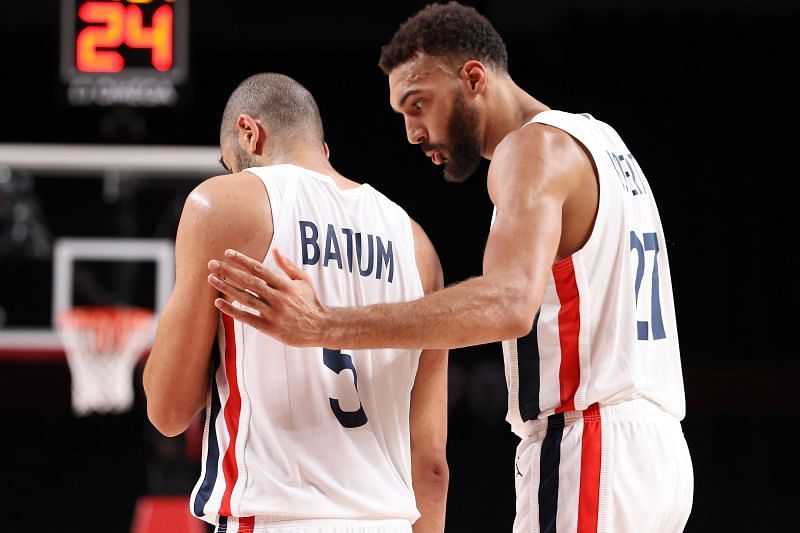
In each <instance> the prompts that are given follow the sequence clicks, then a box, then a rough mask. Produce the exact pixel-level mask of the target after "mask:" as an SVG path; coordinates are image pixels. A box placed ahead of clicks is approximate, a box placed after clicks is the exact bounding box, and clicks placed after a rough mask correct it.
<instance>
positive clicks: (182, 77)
mask: <svg viewBox="0 0 800 533" xmlns="http://www.w3.org/2000/svg"><path fill="white" fill-rule="evenodd" d="M188 8H189V0H62V10H61V21H62V22H61V33H62V49H61V74H62V79H63V81H64V82H65V83H66V84H67V86H68V89H67V99H68V100H69V102H70V103H71V104H72V105H101V106H104V105H105V106H107V105H131V106H148V107H152V106H158V105H175V104H176V103H177V91H176V86H178V85H180V84H182V83H184V82H185V81H186V77H187V70H188V57H187V56H188V24H187V19H188Z"/></svg>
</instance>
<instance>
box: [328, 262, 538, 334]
mask: <svg viewBox="0 0 800 533" xmlns="http://www.w3.org/2000/svg"><path fill="white" fill-rule="evenodd" d="M520 292H521V289H519V288H517V287H515V286H512V285H500V284H497V283H493V282H492V281H491V280H488V279H487V278H485V277H483V276H481V277H476V278H472V279H469V280H467V281H464V282H461V283H459V284H456V285H453V286H450V287H448V288H446V289H444V290H441V291H438V292H435V293H433V294H430V295H428V296H426V297H425V298H421V299H419V300H414V301H411V302H403V303H395V304H377V305H371V306H366V307H333V308H329V309H327V311H326V312H325V317H324V319H323V324H324V325H323V328H322V335H323V339H322V344H323V345H324V346H326V347H329V348H352V349H360V348H376V347H395V348H458V347H462V346H471V345H475V344H484V343H488V342H494V341H499V340H504V339H509V338H513V337H516V336H520V335H523V334H525V333H526V332H527V331H529V330H530V328H531V325H532V323H533V316H534V314H535V310H533V311H532V310H530V309H528V307H530V306H527V305H526V302H527V300H528V299H527V298H521V295H520ZM528 315H529V316H528Z"/></svg>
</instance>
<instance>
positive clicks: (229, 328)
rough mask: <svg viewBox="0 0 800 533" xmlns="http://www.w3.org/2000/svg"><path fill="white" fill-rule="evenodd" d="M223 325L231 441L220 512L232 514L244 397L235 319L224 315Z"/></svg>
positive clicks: (226, 411) (224, 466)
mask: <svg viewBox="0 0 800 533" xmlns="http://www.w3.org/2000/svg"><path fill="white" fill-rule="evenodd" d="M222 325H223V326H224V329H225V375H226V376H227V379H228V389H229V391H230V393H229V395H228V401H227V402H225V409H224V411H223V412H224V416H225V426H227V428H228V435H229V436H230V442H229V443H228V449H227V450H225V456H224V457H223V458H222V473H223V475H224V476H225V492H224V493H223V494H222V501H221V502H220V505H219V514H221V515H222V516H231V493H232V492H233V486H234V485H235V484H236V478H237V477H238V476H239V467H238V465H237V464H236V434H237V433H238V432H239V412H240V411H241V408H242V397H241V396H239V383H238V380H237V376H236V334H235V333H234V330H233V319H232V318H231V317H229V316H228V315H225V314H223V315H222Z"/></svg>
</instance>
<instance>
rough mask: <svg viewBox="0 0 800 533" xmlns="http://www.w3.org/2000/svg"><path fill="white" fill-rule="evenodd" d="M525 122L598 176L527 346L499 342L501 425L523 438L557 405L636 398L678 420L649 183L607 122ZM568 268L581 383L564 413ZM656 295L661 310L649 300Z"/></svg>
mask: <svg viewBox="0 0 800 533" xmlns="http://www.w3.org/2000/svg"><path fill="white" fill-rule="evenodd" d="M532 123H540V124H548V125H551V126H554V127H556V128H559V129H561V130H563V131H565V132H567V133H569V134H570V135H571V136H572V137H574V138H575V139H576V140H578V141H579V142H580V143H581V144H582V145H583V146H584V147H585V148H586V150H587V151H588V152H589V154H590V155H591V157H592V159H593V160H594V164H595V167H596V168H597V172H598V174H599V190H600V199H599V208H598V212H597V218H596V221H595V224H594V228H593V231H592V233H591V235H590V237H589V240H588V242H587V243H586V244H585V246H584V247H583V248H582V249H581V250H579V251H577V252H576V253H574V254H573V255H572V256H570V257H569V258H565V259H564V260H562V261H560V262H559V263H558V264H556V265H554V267H553V271H552V272H551V275H550V278H549V280H548V282H547V285H546V287H545V292H544V301H543V303H542V306H541V309H540V313H539V315H538V321H537V322H536V327H535V329H534V331H533V332H532V333H531V335H530V338H529V339H527V340H528V344H527V348H526V345H525V344H524V339H520V340H517V339H514V340H510V341H506V342H504V343H503V352H504V358H505V363H506V365H505V366H506V379H507V383H508V388H509V398H508V400H509V409H508V416H507V420H508V422H509V423H510V424H511V426H512V429H513V430H514V432H515V433H517V434H518V435H519V436H521V437H523V436H525V435H526V434H527V433H528V432H529V429H527V428H526V427H525V425H526V423H530V422H526V421H527V420H531V419H532V418H533V419H535V418H545V417H547V416H548V415H550V414H552V413H554V412H556V410H557V409H559V408H561V409H560V410H570V409H571V408H574V409H576V410H584V409H586V408H587V407H588V406H589V405H591V404H593V403H599V404H600V405H607V404H612V403H618V402H621V401H625V400H630V399H633V398H647V399H649V400H651V401H652V402H654V403H656V404H658V405H659V406H661V408H662V409H664V410H665V411H667V412H669V413H671V414H672V415H673V416H674V417H675V418H677V419H679V420H680V419H683V417H684V415H685V399H684V389H683V377H682V371H681V363H680V351H679V346H678V335H677V329H676V325H675V309H674V303H673V296H672V282H671V278H670V270H669V263H668V259H667V246H666V240H665V238H664V233H663V230H662V226H661V220H660V217H659V213H658V209H657V207H656V203H655V200H654V198H653V194H652V191H651V189H650V185H649V183H648V182H647V179H646V178H645V176H644V174H643V172H642V170H641V168H640V167H639V165H638V163H637V162H636V160H635V159H634V158H633V156H632V155H631V154H630V150H628V148H627V147H626V146H625V143H624V142H623V141H622V139H621V138H620V136H619V135H618V134H617V133H616V132H615V131H614V130H613V129H612V128H611V127H610V126H609V125H608V124H605V123H603V122H601V121H599V120H596V119H594V118H593V117H591V116H588V115H577V114H570V113H565V112H561V111H546V112H542V113H540V114H538V115H536V116H535V117H534V118H533V120H532V121H531V122H530V123H529V124H532ZM526 126H528V125H526ZM495 216H496V211H495ZM493 220H494V218H493ZM656 246H657V251H656ZM568 269H569V270H570V273H571V274H570V275H571V278H570V279H571V282H570V283H571V286H572V287H573V289H574V290H575V291H577V302H574V301H573V302H572V303H577V307H576V309H577V310H578V314H579V326H577V327H578V328H579V329H576V330H575V331H576V332H577V333H576V334H575V335H573V337H574V339H573V340H574V341H575V343H576V346H577V352H578V355H577V359H576V360H575V361H576V362H577V364H578V365H579V368H578V372H577V374H576V375H577V376H578V377H579V381H578V384H577V390H576V391H575V393H574V396H573V397H572V399H573V401H574V405H573V406H571V408H569V407H568V408H566V409H565V407H566V406H565V405H562V400H563V398H562V386H563V383H562V382H561V381H560V379H561V378H560V372H562V371H563V368H564V365H565V361H564V358H563V357H562V343H561V341H562V337H563V336H564V335H567V336H569V335H572V334H571V333H569V332H566V331H562V330H561V329H560V324H559V313H560V312H561V310H562V305H561V300H560V296H559V292H558V287H557V283H556V278H555V277H556V275H558V274H559V272H561V273H562V274H563V273H564V272H566V270H568ZM656 276H657V284H655V288H654V284H653V281H654V280H655V279H656ZM637 280H638V281H637ZM637 283H638V286H639V290H638V298H637V290H636V287H637ZM656 294H657V295H658V300H659V301H658V302H657V303H658V304H659V305H655V304H656V302H654V298H653V296H654V295H656ZM659 315H660V316H659ZM660 325H663V333H662V332H661V331H660V328H659V326H660ZM533 335H535V337H536V338H535V339H533ZM640 337H643V338H640ZM531 339H533V340H531ZM531 343H532V344H533V345H534V346H535V348H532V344H531ZM523 357H527V358H528V359H527V361H525V360H522V358H523ZM566 363H568V362H566ZM526 364H527V372H526V371H525V368H526V366H525V365H526ZM526 380H528V382H527V383H526ZM531 380H536V382H535V383H531ZM526 390H527V391H531V390H532V391H534V392H533V393H532V395H533V401H532V402H528V404H529V405H528V408H527V409H528V413H527V415H526V414H525V412H524V411H525V408H524V407H523V408H521V407H520V399H521V398H522V400H523V402H524V391H526ZM536 391H538V406H537V405H535V402H536V401H537V399H536V396H537V392H536ZM531 403H534V405H533V407H531V406H530V404H531Z"/></svg>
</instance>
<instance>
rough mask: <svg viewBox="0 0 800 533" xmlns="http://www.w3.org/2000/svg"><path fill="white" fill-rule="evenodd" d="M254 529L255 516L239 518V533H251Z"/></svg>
mask: <svg viewBox="0 0 800 533" xmlns="http://www.w3.org/2000/svg"><path fill="white" fill-rule="evenodd" d="M255 527H256V517H255V516H243V517H241V518H239V529H238V532H239V533H253V528H255Z"/></svg>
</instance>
